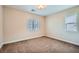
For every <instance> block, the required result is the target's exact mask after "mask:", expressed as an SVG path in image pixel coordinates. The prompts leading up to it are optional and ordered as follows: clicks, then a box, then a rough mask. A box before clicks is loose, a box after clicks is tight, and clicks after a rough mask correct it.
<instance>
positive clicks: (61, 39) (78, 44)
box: [47, 36, 79, 46]
mask: <svg viewBox="0 0 79 59" xmlns="http://www.w3.org/2000/svg"><path fill="white" fill-rule="evenodd" d="M47 37H50V38H55V39H57V40H60V41H64V42H68V43H71V44H74V45H77V46H79V43H76V42H72V41H69V40H66V39H63V38H59V37H55V36H47Z"/></svg>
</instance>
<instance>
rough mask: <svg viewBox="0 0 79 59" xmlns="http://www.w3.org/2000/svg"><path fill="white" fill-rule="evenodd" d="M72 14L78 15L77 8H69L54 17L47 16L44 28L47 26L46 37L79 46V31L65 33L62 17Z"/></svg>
mask: <svg viewBox="0 0 79 59" xmlns="http://www.w3.org/2000/svg"><path fill="white" fill-rule="evenodd" d="M73 13H79V7H75V8H71V9H68V10H64V11H62V12H59V13H56V14H54V15H50V16H47V17H46V26H47V34H46V36H49V37H52V38H57V39H59V40H62V41H67V42H70V43H73V44H77V45H79V31H78V32H66V31H65V24H64V17H65V16H66V15H67V14H73ZM78 20H79V19H78ZM78 23H79V22H78ZM78 27H79V26H78Z"/></svg>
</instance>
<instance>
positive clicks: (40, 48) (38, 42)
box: [1, 37, 79, 53]
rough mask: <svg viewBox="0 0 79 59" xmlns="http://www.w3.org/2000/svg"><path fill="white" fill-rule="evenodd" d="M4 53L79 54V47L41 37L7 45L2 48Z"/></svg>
mask: <svg viewBox="0 0 79 59" xmlns="http://www.w3.org/2000/svg"><path fill="white" fill-rule="evenodd" d="M1 52H3V53H27V52H29V53H53V52H54V53H57V52H58V53H59V52H61V53H64V52H66V53H67V52H69V53H70V52H71V53H73V52H77V53H78V52H79V47H78V46H76V45H72V44H69V43H66V42H62V41H58V40H56V39H51V38H48V37H40V38H35V39H30V40H25V41H21V42H16V43H11V44H6V45H4V46H3V47H2V49H1Z"/></svg>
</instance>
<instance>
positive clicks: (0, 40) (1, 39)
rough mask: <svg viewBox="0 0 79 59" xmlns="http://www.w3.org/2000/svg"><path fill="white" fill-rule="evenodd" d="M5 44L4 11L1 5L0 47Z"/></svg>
mask: <svg viewBox="0 0 79 59" xmlns="http://www.w3.org/2000/svg"><path fill="white" fill-rule="evenodd" d="M2 44H3V13H2V6H0V48H1V46H2Z"/></svg>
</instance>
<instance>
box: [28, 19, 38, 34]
mask: <svg viewBox="0 0 79 59" xmlns="http://www.w3.org/2000/svg"><path fill="white" fill-rule="evenodd" d="M28 30H29V31H30V32H36V31H37V30H39V21H38V20H36V19H30V20H29V21H28Z"/></svg>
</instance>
